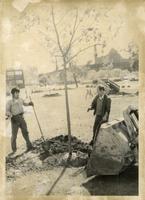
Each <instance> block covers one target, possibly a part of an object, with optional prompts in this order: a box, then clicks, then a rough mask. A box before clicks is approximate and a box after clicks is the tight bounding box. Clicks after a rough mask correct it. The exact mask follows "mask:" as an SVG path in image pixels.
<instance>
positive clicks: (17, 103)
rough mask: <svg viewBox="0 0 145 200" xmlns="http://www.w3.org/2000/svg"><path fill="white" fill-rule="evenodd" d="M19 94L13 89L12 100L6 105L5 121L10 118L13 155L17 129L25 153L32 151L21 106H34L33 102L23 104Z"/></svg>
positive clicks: (15, 148) (17, 90)
mask: <svg viewBox="0 0 145 200" xmlns="http://www.w3.org/2000/svg"><path fill="white" fill-rule="evenodd" d="M19 93H20V90H19V89H17V88H13V89H12V90H11V94H12V99H11V100H9V101H8V102H7V105H6V116H7V119H9V118H11V126H12V136H11V147H12V154H14V153H15V152H16V151H17V147H16V139H17V133H18V129H19V128H20V129H21V131H22V135H23V137H24V139H25V141H26V145H27V151H30V150H32V149H33V146H32V143H31V141H30V139H29V133H28V130H27V124H26V122H25V119H24V117H23V114H24V110H23V106H34V104H33V102H29V103H25V102H24V100H23V99H21V98H19Z"/></svg>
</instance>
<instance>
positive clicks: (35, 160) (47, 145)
mask: <svg viewBox="0 0 145 200" xmlns="http://www.w3.org/2000/svg"><path fill="white" fill-rule="evenodd" d="M33 146H34V150H32V151H30V152H25V151H23V150H24V148H25V147H22V149H21V151H22V152H21V153H19V154H14V155H13V156H7V157H6V172H7V173H6V174H7V179H8V180H15V179H16V178H18V177H21V176H24V175H26V174H27V172H30V171H36V172H38V171H39V172H40V171H44V170H48V169H53V168H54V167H60V166H61V167H62V166H66V165H67V167H82V166H85V165H86V164H87V160H88V153H89V152H90V151H91V147H90V146H89V145H88V143H84V142H82V141H81V140H79V139H78V138H76V137H74V136H72V137H71V146H72V155H71V158H70V159H69V162H68V158H69V153H68V148H69V138H68V136H67V135H59V136H57V137H54V138H51V139H46V140H45V141H44V140H43V139H42V138H40V139H38V140H35V141H34V142H33Z"/></svg>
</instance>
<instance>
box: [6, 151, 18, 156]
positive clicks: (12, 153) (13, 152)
mask: <svg viewBox="0 0 145 200" xmlns="http://www.w3.org/2000/svg"><path fill="white" fill-rule="evenodd" d="M16 151H17V150H14V151H12V152H11V153H9V154H8V156H12V155H14V154H15V153H16Z"/></svg>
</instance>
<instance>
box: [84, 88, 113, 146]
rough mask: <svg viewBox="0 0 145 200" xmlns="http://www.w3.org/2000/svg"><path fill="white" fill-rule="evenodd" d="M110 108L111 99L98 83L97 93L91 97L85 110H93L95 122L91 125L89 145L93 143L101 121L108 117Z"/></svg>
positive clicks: (105, 120)
mask: <svg viewBox="0 0 145 200" xmlns="http://www.w3.org/2000/svg"><path fill="white" fill-rule="evenodd" d="M110 108H111V99H110V98H108V96H107V95H106V94H105V87H104V86H103V85H99V86H98V87H97V95H96V97H95V98H94V99H93V101H92V104H91V106H90V107H89V108H88V110H87V112H89V111H90V110H94V115H95V122H94V126H93V138H92V140H91V142H90V145H93V144H94V142H95V140H96V138H97V136H98V132H99V129H100V127H101V124H102V123H105V122H107V121H108V119H109V114H110Z"/></svg>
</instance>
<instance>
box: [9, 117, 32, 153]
mask: <svg viewBox="0 0 145 200" xmlns="http://www.w3.org/2000/svg"><path fill="white" fill-rule="evenodd" d="M11 124H12V137H11V147H12V150H13V151H16V150H17V145H16V139H17V134H18V130H19V128H20V129H21V132H22V135H23V137H24V139H25V141H26V145H27V148H31V147H32V144H31V142H30V139H29V133H28V130H27V124H26V122H25V120H24V117H23V115H22V114H19V115H16V116H13V117H12V118H11Z"/></svg>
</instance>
